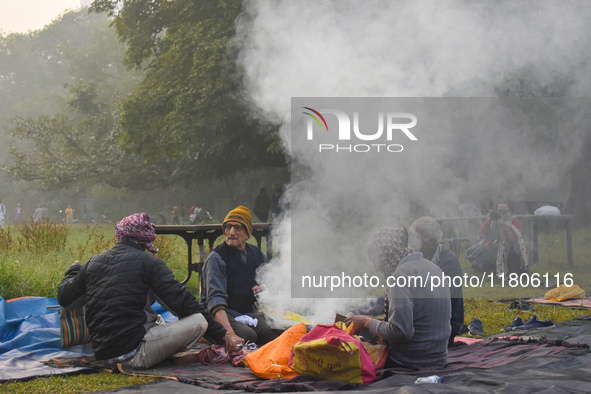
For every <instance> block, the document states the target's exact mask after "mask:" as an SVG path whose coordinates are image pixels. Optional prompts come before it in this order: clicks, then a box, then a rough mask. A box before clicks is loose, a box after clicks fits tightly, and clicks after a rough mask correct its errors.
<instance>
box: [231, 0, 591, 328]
mask: <svg viewBox="0 0 591 394" xmlns="http://www.w3.org/2000/svg"><path fill="white" fill-rule="evenodd" d="M590 18H591V3H589V2H586V1H569V2H557V1H519V2H514V1H495V2H476V1H469V0H448V1H445V0H444V1H430V0H429V1H427V0H412V1H411V0H403V1H391V0H388V1H382V0H368V1H354V0H349V1H347V0H334V1H328V0H324V1H322V0H320V1H306V0H305V1H289V0H285V1H274V2H270V1H246V2H245V13H244V15H243V16H242V17H241V18H240V19H239V20H238V22H237V32H238V37H237V40H238V42H239V45H240V47H241V48H242V49H241V52H240V61H241V64H242V65H243V67H244V70H245V77H244V81H245V84H246V87H247V89H248V94H249V97H250V99H251V101H252V104H253V107H254V110H255V111H257V112H258V113H260V114H262V115H263V116H265V117H266V118H268V119H269V120H272V121H275V122H282V123H283V124H284V126H283V127H282V129H281V134H282V141H284V143H285V145H286V147H288V148H289V141H290V137H289V135H290V134H289V133H290V126H291V119H290V110H291V107H290V105H291V98H292V97H496V96H503V95H505V96H514V95H523V96H530V95H549V96H570V97H581V96H586V95H587V94H588V92H590V91H591V89H590V88H591V80H590V74H589V73H588V71H587V70H588V65H589V63H590V62H589V60H590V54H591V51H590V50H589V49H588V47H589V46H588V42H590V39H591V30H590V29H588V28H587V24H588V21H589V20H591V19H590ZM500 106H501V107H503V108H501V109H500V110H499V111H504V113H505V114H506V120H505V121H499V120H498V119H499V118H498V116H497V117H493V116H491V117H490V118H489V117H488V116H487V114H486V113H483V114H480V115H481V119H482V122H481V123H478V124H474V129H473V130H471V132H470V133H468V132H467V131H466V130H463V131H457V132H455V131H454V130H453V125H450V124H440V125H433V128H432V129H431V130H430V133H429V135H423V136H421V141H429V143H428V144H427V143H424V144H422V145H421V147H420V149H418V148H417V149H415V150H413V151H412V152H413V154H412V155H406V156H401V159H399V160H398V161H397V162H396V168H395V169H393V168H390V169H385V168H359V167H358V166H356V167H355V168H353V167H351V168H349V169H343V168H342V166H336V165H335V166H333V165H332V163H327V162H326V157H324V158H323V160H325V161H323V162H321V163H320V162H314V161H313V160H314V159H313V158H311V157H305V156H300V157H292V160H299V161H300V164H304V165H305V166H306V167H307V168H309V169H310V174H309V177H308V183H307V184H306V186H305V190H308V191H310V194H308V195H302V194H298V198H299V199H301V201H292V204H298V203H303V202H302V201H307V202H311V203H310V206H311V207H314V206H318V207H320V208H319V209H318V210H314V209H312V210H311V212H314V215H310V217H309V218H307V219H306V220H307V221H308V227H309V229H310V233H311V236H313V237H316V239H318V244H317V245H313V244H311V245H309V250H307V251H294V250H290V246H289V245H290V243H289V237H290V233H289V231H282V232H281V234H280V237H281V238H282V239H283V241H284V242H281V243H279V245H277V246H278V247H279V250H280V258H279V259H276V261H273V263H272V264H269V265H268V267H269V269H268V271H266V272H264V273H263V274H262V275H263V276H262V280H263V281H264V282H265V283H266V284H267V286H269V289H270V290H271V291H270V293H272V294H274V296H273V297H272V298H273V299H274V300H282V302H285V303H286V304H285V305H279V306H278V309H280V308H283V309H287V310H290V309H291V310H297V309H298V308H300V307H301V308H302V310H306V311H308V312H307V313H310V315H311V316H313V315H315V311H311V312H309V307H310V305H311V304H312V305H313V306H314V307H315V310H316V311H318V312H320V311H326V310H328V309H330V313H332V314H334V312H336V311H339V312H341V310H339V309H331V305H329V303H331V302H332V301H329V300H326V299H324V300H315V301H313V302H312V301H310V300H309V299H304V300H294V299H290V297H289V294H290V293H289V291H290V289H289V280H288V276H289V273H290V262H291V259H290V257H289V256H290V255H291V254H292V253H304V252H306V253H309V254H312V255H318V256H322V249H323V248H324V246H323V245H326V244H327V242H326V237H327V236H328V235H327V229H330V228H331V226H332V225H333V224H334V223H333V222H331V219H332V218H333V216H332V215H333V214H334V212H335V211H337V207H338V208H339V209H340V208H342V207H343V206H346V205H347V204H348V203H350V202H351V201H353V200H354V198H353V197H351V199H350V201H347V199H346V198H345V199H344V201H338V199H335V198H334V197H335V195H337V194H338V195H341V196H355V195H357V194H361V195H362V196H361V197H360V199H361V200H362V201H366V212H365V215H366V217H367V223H360V224H359V225H360V227H361V228H360V231H359V233H358V235H357V238H350V239H347V240H346V242H342V243H340V244H339V246H340V247H343V248H344V249H342V250H337V251H335V250H333V252H337V253H343V254H344V255H349V256H351V257H352V259H354V260H356V262H355V263H354V264H356V265H361V264H365V265H367V264H368V262H367V260H366V259H365V260H364V261H359V260H358V259H361V258H363V257H360V256H363V252H364V247H365V242H366V241H367V238H368V237H369V233H368V230H369V227H367V224H368V223H370V224H371V225H372V227H373V228H375V227H380V226H383V225H390V226H392V225H406V226H408V225H409V224H410V223H411V222H412V220H413V219H415V218H416V217H413V216H412V213H411V210H412V208H413V206H416V205H418V206H422V207H426V208H433V207H435V206H436V205H448V206H452V205H455V206H457V204H459V203H460V202H466V201H468V202H474V203H477V204H478V203H479V202H480V200H479V199H480V198H481V197H482V196H483V195H486V194H487V193H488V195H489V196H492V195H495V196H496V195H499V194H500V195H502V196H503V197H504V198H514V199H520V198H521V199H525V198H524V197H523V196H525V195H528V193H531V192H532V191H540V192H543V193H549V192H552V193H553V194H552V197H551V198H554V199H557V198H558V197H556V196H559V198H561V199H564V198H565V196H564V190H567V189H568V179H567V173H568V170H569V168H570V166H571V165H572V163H573V161H574V160H575V159H576V158H577V157H578V156H579V155H580V154H581V152H580V149H581V146H582V144H580V143H579V141H580V138H581V137H582V135H583V133H584V132H585V131H584V130H581V129H580V128H577V121H578V120H579V119H574V120H573V121H572V122H571V123H562V124H556V123H552V121H551V120H550V119H546V120H548V121H546V120H545V121H542V120H538V121H535V122H534V123H533V124H534V125H535V128H534V129H532V128H531V124H527V123H526V124H520V123H519V119H521V118H520V111H519V106H518V105H516V106H515V107H513V108H511V107H508V106H507V105H504V106H503V105H500ZM458 108H461V107H458ZM470 116H474V114H470ZM548 135H550V136H551V137H548ZM548 138H550V141H548ZM531 141H539V144H535V143H534V144H532V143H531ZM302 161H303V163H301V162H302ZM557 185H560V187H557ZM564 185H566V187H564ZM557 189H561V190H557ZM318 190H320V191H326V194H320V195H318V194H316V193H315V192H316V191H318ZM360 190H361V191H360ZM363 190H364V191H371V193H365V194H364V193H363V192H362V191H363ZM557 191H559V192H562V194H560V193H556V192H557ZM385 196H387V197H385ZM339 204H340V205H339ZM354 206H355V203H352V207H354ZM373 208H375V209H373ZM318 212H321V214H318ZM286 228H289V224H287V225H286ZM276 244H277V243H276ZM344 245H348V246H349V248H348V249H347V248H346V247H345V246H344ZM334 249H339V248H334ZM320 260H321V259H320ZM349 264H351V263H349ZM318 265H319V268H323V269H326V267H322V262H321V261H319V264H318ZM368 270H370V268H368ZM337 304H339V303H335V304H334V305H337ZM340 305H342V301H341V302H340ZM343 308H344V307H343ZM313 309H314V308H313ZM342 312H346V310H345V311H342ZM323 319H325V317H323ZM325 320H326V319H325Z"/></svg>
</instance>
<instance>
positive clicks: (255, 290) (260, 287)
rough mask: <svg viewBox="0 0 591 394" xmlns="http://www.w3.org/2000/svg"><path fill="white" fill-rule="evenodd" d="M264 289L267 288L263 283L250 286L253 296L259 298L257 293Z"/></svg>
mask: <svg viewBox="0 0 591 394" xmlns="http://www.w3.org/2000/svg"><path fill="white" fill-rule="evenodd" d="M265 290H267V286H265V285H257V286H254V287H253V288H252V292H253V293H254V296H255V298H259V294H260V293H262V292H263V291H265Z"/></svg>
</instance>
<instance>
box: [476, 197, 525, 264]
mask: <svg viewBox="0 0 591 394" xmlns="http://www.w3.org/2000/svg"><path fill="white" fill-rule="evenodd" d="M521 230H522V225H521V221H520V220H519V219H517V218H514V217H513V215H512V214H511V210H510V209H509V205H508V204H499V205H498V206H497V210H496V211H490V212H489V213H488V218H487V219H486V221H485V222H484V224H483V225H482V227H480V230H478V238H480V239H486V240H488V241H489V242H490V243H492V244H496V245H497V254H496V273H497V274H498V275H504V274H510V273H524V272H529V268H528V263H527V252H526V250H525V243H524V242H523V236H522V235H521Z"/></svg>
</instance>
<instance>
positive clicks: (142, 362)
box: [124, 313, 207, 369]
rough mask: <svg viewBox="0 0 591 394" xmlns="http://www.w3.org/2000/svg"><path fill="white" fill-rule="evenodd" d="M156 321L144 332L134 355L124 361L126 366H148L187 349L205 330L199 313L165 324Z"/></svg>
mask: <svg viewBox="0 0 591 394" xmlns="http://www.w3.org/2000/svg"><path fill="white" fill-rule="evenodd" d="M157 323H158V324H157V325H156V326H154V327H152V328H150V329H149V330H148V332H146V335H144V337H143V338H142V342H141V344H140V347H139V348H138V350H137V353H136V354H135V356H134V357H133V358H132V359H131V360H129V361H128V362H126V363H124V364H125V365H126V366H130V367H132V368H136V369H146V368H150V367H152V366H154V365H156V364H158V363H159V362H161V361H163V360H165V359H167V358H168V357H170V356H171V355H173V354H174V353H176V352H178V351H179V350H188V349H189V348H190V347H191V346H192V345H193V343H195V342H196V341H198V340H199V339H200V338H201V337H202V336H203V334H205V331H206V330H207V320H205V318H204V317H203V315H202V314H201V313H195V314H193V315H189V316H185V317H183V318H182V319H179V320H177V321H175V322H172V323H167V324H164V321H163V320H161V319H158V321H157Z"/></svg>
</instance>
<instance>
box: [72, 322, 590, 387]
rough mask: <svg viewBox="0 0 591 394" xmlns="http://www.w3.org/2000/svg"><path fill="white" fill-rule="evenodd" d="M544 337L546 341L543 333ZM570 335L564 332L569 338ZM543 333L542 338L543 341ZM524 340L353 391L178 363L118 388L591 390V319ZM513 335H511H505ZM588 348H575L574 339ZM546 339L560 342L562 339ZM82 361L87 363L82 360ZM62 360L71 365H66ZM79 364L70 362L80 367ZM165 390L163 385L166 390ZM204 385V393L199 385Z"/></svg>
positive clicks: (385, 373)
mask: <svg viewBox="0 0 591 394" xmlns="http://www.w3.org/2000/svg"><path fill="white" fill-rule="evenodd" d="M540 332H543V333H544V335H540ZM561 332H562V333H561ZM536 333H537V334H538V335H536ZM518 334H519V335H520V336H521V338H517V337H516V336H515V335H513V333H510V335H511V337H512V338H497V337H492V338H486V339H484V340H482V341H477V342H474V343H472V344H471V345H462V346H457V347H455V348H452V349H450V351H449V358H448V363H447V365H446V367H445V368H443V369H441V370H434V371H422V372H420V373H417V372H413V371H410V370H406V369H402V368H395V369H386V370H382V371H379V373H378V378H377V379H376V381H375V382H374V383H372V384H370V385H368V386H352V385H348V384H344V383H341V382H335V381H318V380H316V379H313V378H311V377H310V376H306V375H300V376H298V377H296V378H293V379H277V380H271V381H266V380H261V379H257V378H256V377H255V376H254V375H253V374H252V373H251V372H250V370H249V369H248V368H236V367H231V366H229V365H224V366H206V365H203V364H187V365H174V364H172V363H169V362H164V363H161V364H159V365H158V366H157V368H155V369H153V370H148V371H134V370H131V369H125V368H122V370H121V371H122V372H124V373H129V374H138V375H149V376H160V377H166V378H170V379H173V380H175V382H174V383H170V382H166V383H165V382H162V383H158V384H152V385H140V386H137V387H128V388H125V389H123V388H122V389H117V390H115V391H114V392H126V393H134V392H135V393H140V392H150V391H153V392H158V391H163V390H164V389H165V387H164V384H166V385H167V387H169V388H170V387H172V386H174V387H178V388H183V389H182V391H178V392H185V389H184V387H185V386H182V385H181V384H182V383H184V384H188V385H187V386H188V387H186V388H187V390H188V391H186V392H190V389H189V387H191V386H190V385H192V386H193V389H198V390H216V392H236V391H249V392H295V391H318V392H323V391H332V390H349V391H353V392H357V391H359V392H375V393H382V392H402V393H406V392H409V393H410V392H417V393H418V392H421V393H422V392H433V393H435V392H459V393H463V392H465V393H473V392H507V393H534V392H535V393H540V392H541V393H544V392H547V393H556V392H577V391H578V392H591V350H590V349H589V346H588V344H587V343H586V341H585V339H586V338H587V339H591V316H583V317H581V318H577V319H574V320H570V321H568V322H563V323H558V324H557V325H555V326H554V327H547V328H544V329H537V330H530V331H529V332H528V331H523V332H519V333H518ZM504 335H505V336H506V335H508V334H504ZM571 335H573V337H572V339H574V340H576V341H581V342H573V341H570V342H569V339H571V338H570V336H571ZM545 337H547V338H549V337H553V338H555V339H554V340H550V339H546V338H545ZM78 360H79V358H78ZM62 361H65V360H63V359H62ZM75 362H76V359H71V360H68V361H67V362H66V363H65V364H66V365H73V364H72V363H75ZM433 374H437V375H439V376H442V377H443V378H444V383H443V384H431V385H414V381H415V380H416V379H417V377H419V376H427V375H433ZM160 385H162V386H160ZM195 386H198V387H195Z"/></svg>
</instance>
